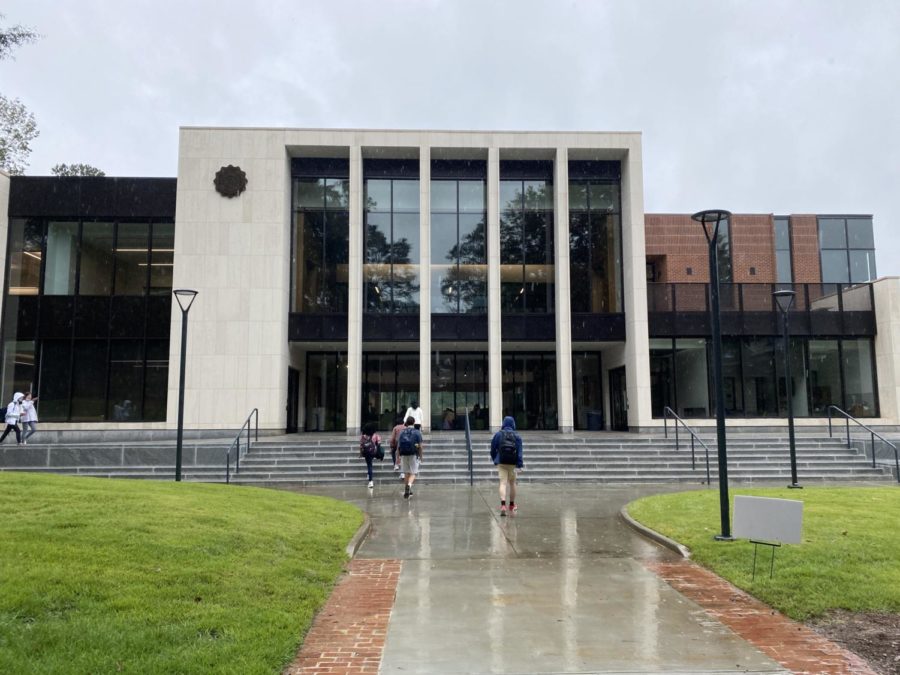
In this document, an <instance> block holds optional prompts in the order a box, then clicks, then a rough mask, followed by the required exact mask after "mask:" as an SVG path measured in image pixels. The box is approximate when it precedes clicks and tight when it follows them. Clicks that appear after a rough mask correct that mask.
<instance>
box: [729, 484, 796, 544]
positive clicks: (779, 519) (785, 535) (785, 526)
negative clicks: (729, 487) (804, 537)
mask: <svg viewBox="0 0 900 675" xmlns="http://www.w3.org/2000/svg"><path fill="white" fill-rule="evenodd" d="M802 526H803V502H799V501H796V500H794V499H773V498H771V497H746V496H744V495H736V496H735V498H734V527H733V528H732V534H733V535H734V536H735V537H738V538H746V539H753V540H755V541H764V542H773V543H775V542H779V543H782V544H799V543H800V529H801V527H802Z"/></svg>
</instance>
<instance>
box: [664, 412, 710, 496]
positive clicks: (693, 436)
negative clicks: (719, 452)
mask: <svg viewBox="0 0 900 675" xmlns="http://www.w3.org/2000/svg"><path fill="white" fill-rule="evenodd" d="M669 417H672V418H674V419H675V450H676V451H678V450H680V449H681V443H680V441H679V439H678V423H679V422H681V425H682V426H683V427H684V428H685V429H687V431H688V433H689V434H690V435H691V470H692V471H693V470H696V468H697V464H696V461H695V458H694V440H695V439H696V441H697V442H698V443H699V444H700V445H702V446H703V449H704V450H705V451H706V486H707V487H709V485H710V477H709V446H708V445H707V444H706V443H704V442H703V439H702V438H700V437H699V436H698V435H697V433H696V432H695V431H694V430H693V429H691V428H690V427H689V426H688V425H687V422H685V421H684V420H683V419H681V418H680V417H679V416H678V415H677V414H676V413H675V411H674V410H672V409H671V408H670V407H669V406H665V407H664V408H663V429H664V430H665V434H666V438H668V437H669Z"/></svg>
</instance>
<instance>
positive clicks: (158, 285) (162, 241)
mask: <svg viewBox="0 0 900 675" xmlns="http://www.w3.org/2000/svg"><path fill="white" fill-rule="evenodd" d="M174 266H175V223H154V224H153V248H152V250H151V251H150V294H151V295H169V293H171V292H172V269H173V267H174Z"/></svg>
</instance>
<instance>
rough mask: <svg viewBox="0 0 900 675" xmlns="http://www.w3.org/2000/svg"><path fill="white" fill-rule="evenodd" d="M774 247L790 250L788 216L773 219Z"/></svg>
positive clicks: (779, 249)
mask: <svg viewBox="0 0 900 675" xmlns="http://www.w3.org/2000/svg"><path fill="white" fill-rule="evenodd" d="M775 249H776V250H778V251H790V250H791V224H790V219H789V218H776V219H775Z"/></svg>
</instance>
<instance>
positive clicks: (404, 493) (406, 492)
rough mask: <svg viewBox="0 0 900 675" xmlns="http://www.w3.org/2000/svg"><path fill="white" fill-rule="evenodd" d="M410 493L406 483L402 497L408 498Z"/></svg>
mask: <svg viewBox="0 0 900 675" xmlns="http://www.w3.org/2000/svg"><path fill="white" fill-rule="evenodd" d="M411 494H412V490H410V489H409V485H407V486H406V488H405V489H404V490H403V499H409V497H410V495H411Z"/></svg>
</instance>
